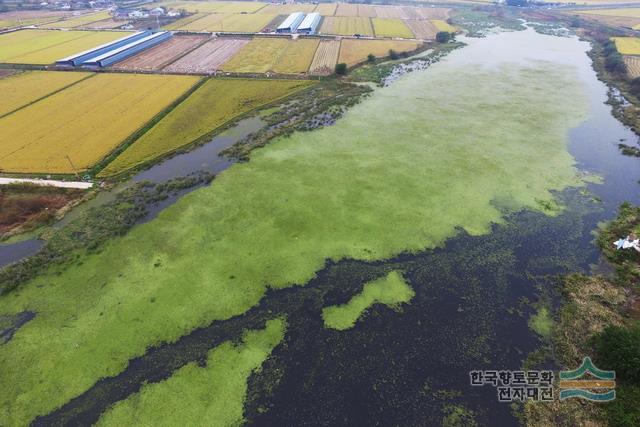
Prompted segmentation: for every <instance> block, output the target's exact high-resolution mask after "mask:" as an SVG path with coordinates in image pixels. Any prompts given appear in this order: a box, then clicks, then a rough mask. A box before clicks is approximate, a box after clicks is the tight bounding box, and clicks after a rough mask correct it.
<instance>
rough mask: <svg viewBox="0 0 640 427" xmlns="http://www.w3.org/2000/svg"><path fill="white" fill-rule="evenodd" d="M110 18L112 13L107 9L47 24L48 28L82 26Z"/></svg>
mask: <svg viewBox="0 0 640 427" xmlns="http://www.w3.org/2000/svg"><path fill="white" fill-rule="evenodd" d="M110 18H111V14H109V12H107V11H103V12H98V13H89V14H86V15H80V16H76V17H73V18H71V19H65V20H64V21H58V22H54V23H53V24H49V25H47V28H81V27H85V26H87V25H88V24H91V23H92V22H98V21H103V20H105V19H110Z"/></svg>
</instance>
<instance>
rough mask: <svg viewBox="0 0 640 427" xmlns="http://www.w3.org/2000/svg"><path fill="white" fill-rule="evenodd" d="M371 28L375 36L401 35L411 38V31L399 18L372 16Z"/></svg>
mask: <svg viewBox="0 0 640 427" xmlns="http://www.w3.org/2000/svg"><path fill="white" fill-rule="evenodd" d="M371 21H372V22H373V30H374V32H375V34H376V37H402V38H405V39H412V38H413V33H412V32H411V30H410V29H409V27H407V26H406V25H405V23H404V22H403V21H402V20H401V19H397V18H373V19H372V20H371Z"/></svg>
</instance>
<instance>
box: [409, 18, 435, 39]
mask: <svg viewBox="0 0 640 427" xmlns="http://www.w3.org/2000/svg"><path fill="white" fill-rule="evenodd" d="M404 23H405V24H407V26H408V27H409V28H410V29H411V31H413V34H414V35H415V37H416V38H418V39H423V40H433V39H435V37H436V33H437V32H438V29H437V28H436V27H435V25H433V24H432V23H431V22H429V21H419V20H417V19H407V20H406V21H404Z"/></svg>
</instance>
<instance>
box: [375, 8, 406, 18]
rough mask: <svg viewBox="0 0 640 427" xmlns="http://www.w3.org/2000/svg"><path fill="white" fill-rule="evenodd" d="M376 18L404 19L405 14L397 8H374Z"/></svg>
mask: <svg viewBox="0 0 640 427" xmlns="http://www.w3.org/2000/svg"><path fill="white" fill-rule="evenodd" d="M374 8H375V10H376V16H377V17H378V18H404V17H405V14H404V13H403V11H402V8H401V7H399V6H374Z"/></svg>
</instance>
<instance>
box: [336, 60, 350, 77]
mask: <svg viewBox="0 0 640 427" xmlns="http://www.w3.org/2000/svg"><path fill="white" fill-rule="evenodd" d="M336 74H337V75H339V76H344V75H345V74H347V64H345V63H344V62H341V63H339V64H336Z"/></svg>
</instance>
